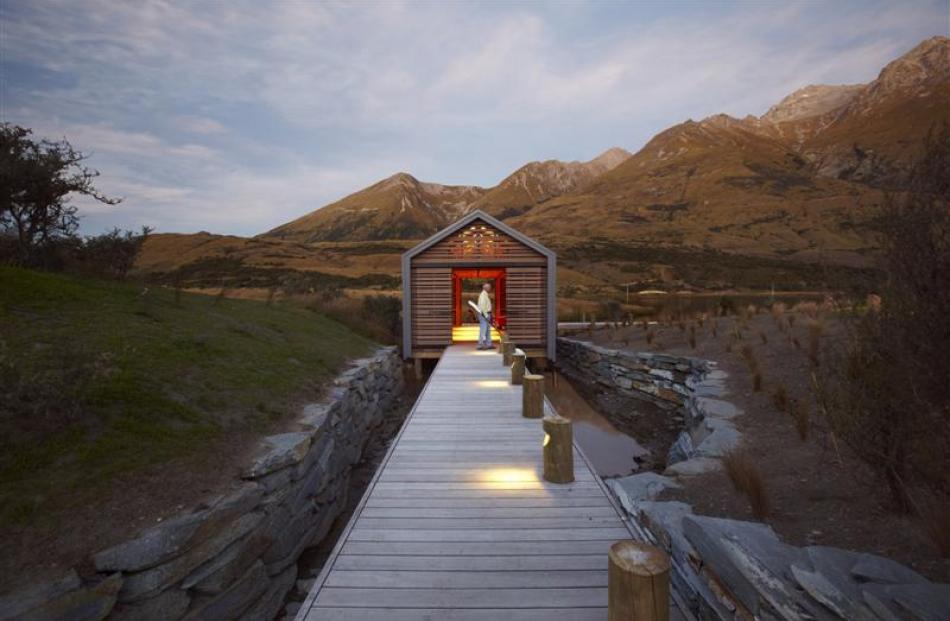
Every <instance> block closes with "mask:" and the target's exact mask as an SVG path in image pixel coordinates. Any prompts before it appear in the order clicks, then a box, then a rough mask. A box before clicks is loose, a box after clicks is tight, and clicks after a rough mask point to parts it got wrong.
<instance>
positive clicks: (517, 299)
mask: <svg viewBox="0 0 950 621" xmlns="http://www.w3.org/2000/svg"><path fill="white" fill-rule="evenodd" d="M507 272H508V275H507V283H506V286H507V288H508V294H507V298H506V299H507V303H508V306H507V313H508V336H509V337H510V338H511V340H513V341H514V342H515V343H516V344H517V345H518V346H519V347H521V346H544V345H545V344H546V342H547V338H546V336H547V335H546V330H547V310H546V309H547V269H546V268H543V267H509V268H508V270H507Z"/></svg>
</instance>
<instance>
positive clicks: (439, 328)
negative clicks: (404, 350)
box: [411, 267, 452, 347]
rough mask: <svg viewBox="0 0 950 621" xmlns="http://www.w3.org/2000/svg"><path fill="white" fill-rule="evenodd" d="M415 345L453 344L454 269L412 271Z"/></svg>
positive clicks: (423, 268) (438, 268)
mask: <svg viewBox="0 0 950 621" xmlns="http://www.w3.org/2000/svg"><path fill="white" fill-rule="evenodd" d="M411 277H412V345H413V347H427V346H433V345H435V346H445V345H450V344H451V343H452V269H451V268H447V267H413V268H412V272H411Z"/></svg>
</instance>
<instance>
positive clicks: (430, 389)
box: [297, 346, 682, 621]
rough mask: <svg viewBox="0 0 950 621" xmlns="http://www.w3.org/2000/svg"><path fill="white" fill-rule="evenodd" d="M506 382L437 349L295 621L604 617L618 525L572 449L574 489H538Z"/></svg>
mask: <svg viewBox="0 0 950 621" xmlns="http://www.w3.org/2000/svg"><path fill="white" fill-rule="evenodd" d="M508 375H509V373H508V369H506V368H505V367H503V366H502V365H501V363H500V360H499V358H498V356H497V355H492V354H485V353H479V354H476V353H475V351H474V349H473V348H471V347H462V346H453V347H450V348H448V349H447V350H446V351H445V353H444V355H443V357H442V359H441V360H440V361H439V363H438V365H437V366H436V369H435V371H434V373H433V375H432V377H431V378H430V380H429V382H428V384H427V385H426V387H425V388H424V390H423V393H422V394H421V395H420V398H419V400H418V401H417V403H416V405H415V407H414V408H413V411H412V412H411V413H410V416H409V417H408V419H407V421H406V423H405V425H404V426H403V429H402V430H401V431H400V433H399V435H398V436H397V438H396V440H395V443H394V445H393V446H392V447H391V448H390V451H389V453H388V454H387V456H386V458H385V459H384V461H383V463H382V465H381V466H380V470H379V472H378V473H377V474H376V476H375V477H374V479H373V481H372V482H371V484H370V487H369V489H368V490H367V492H366V494H365V495H364V497H363V500H362V501H361V503H360V505H359V506H358V507H357V509H356V511H355V513H354V515H353V517H352V518H351V520H350V523H349V524H348V525H347V527H346V529H345V530H344V532H343V535H342V536H341V539H340V541H339V542H338V543H337V545H336V547H335V548H334V550H333V552H332V553H331V556H330V558H329V560H328V561H327V563H326V565H325V567H324V570H323V571H322V572H321V574H320V576H319V577H318V578H317V580H316V583H315V585H314V587H313V589H312V591H311V593H310V594H309V596H308V597H307V600H306V601H305V602H304V604H303V606H302V607H301V609H300V612H299V613H298V615H297V621H374V620H378V621H383V620H385V621H431V620H434V619H439V620H445V621H489V620H491V621H494V620H500V619H510V620H512V621H542V620H543V621H593V620H594V619H597V620H602V619H605V618H606V615H607V611H606V605H607V589H606V585H607V551H608V549H609V548H610V546H611V545H612V544H613V543H614V542H615V541H617V540H618V539H628V538H630V537H631V533H630V531H629V529H628V528H627V522H626V518H625V516H622V515H621V514H620V513H619V512H618V510H617V508H616V506H615V505H614V504H612V502H611V500H610V499H609V498H608V496H607V495H606V492H605V488H604V486H603V484H602V483H601V481H600V480H599V479H598V478H597V477H596V475H595V473H593V472H592V471H591V470H590V467H589V466H588V462H587V461H586V460H585V459H584V457H583V455H581V454H580V452H579V451H578V450H576V448H575V451H574V476H575V481H574V482H572V483H568V484H563V485H562V484H553V483H548V482H547V481H545V480H544V478H543V466H542V446H541V443H542V439H543V437H544V434H543V431H542V429H541V425H540V421H538V420H532V419H525V418H522V417H521V388H520V387H519V386H510V385H509V383H508ZM546 409H547V408H546ZM671 618H672V619H674V620H677V621H679V620H680V619H681V618H682V617H681V616H680V614H679V612H678V611H674V610H671Z"/></svg>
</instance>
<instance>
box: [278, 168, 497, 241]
mask: <svg viewBox="0 0 950 621" xmlns="http://www.w3.org/2000/svg"><path fill="white" fill-rule="evenodd" d="M484 193H485V189H484V188H479V187H475V186H468V185H462V186H453V185H439V184H437V183H424V182H421V181H419V180H418V179H416V178H415V177H413V176H412V175H409V174H406V173H398V174H395V175H393V176H392V177H389V178H387V179H383V180H382V181H380V182H379V183H375V184H373V185H371V186H370V187H368V188H366V189H365V190H360V191H359V192H356V193H355V194H351V195H349V196H347V197H346V198H343V199H342V200H339V201H337V202H335V203H332V204H330V205H327V206H326V207H323V208H322V209H318V210H316V211H313V212H311V213H308V214H307V215H305V216H302V217H300V218H297V219H296V220H294V221H292V222H288V223H287V224H284V225H281V226H279V227H277V228H275V229H273V230H271V231H268V232H267V233H264V234H263V235H262V236H261V237H265V238H275V239H284V240H288V241H296V242H315V241H341V240H384V239H419V238H423V237H427V236H428V235H431V234H432V233H434V232H435V231H437V230H439V229H440V228H442V227H443V226H445V225H446V224H448V223H449V222H452V221H453V220H455V219H457V218H458V217H459V216H461V215H464V214H465V213H468V210H469V208H470V206H471V205H472V204H473V203H474V202H475V201H476V200H477V199H478V198H480V197H481V196H482V195H483V194H484Z"/></svg>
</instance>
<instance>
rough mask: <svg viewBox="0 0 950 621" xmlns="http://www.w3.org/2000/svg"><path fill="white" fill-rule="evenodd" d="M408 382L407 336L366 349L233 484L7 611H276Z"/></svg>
mask: <svg viewBox="0 0 950 621" xmlns="http://www.w3.org/2000/svg"><path fill="white" fill-rule="evenodd" d="M403 389H404V385H403V376H402V361H401V360H400V358H399V356H398V353H397V351H396V349H395V348H392V347H388V348H381V349H380V350H378V351H377V352H376V354H375V355H374V356H372V357H370V358H366V359H362V360H358V361H355V363H354V365H353V366H352V368H350V369H349V370H347V371H346V372H344V373H343V374H341V375H340V376H338V377H337V378H336V379H335V380H334V382H333V387H332V388H331V390H330V391H329V394H328V396H327V397H326V399H325V400H324V401H323V402H321V403H315V404H311V405H308V406H306V407H305V408H304V409H303V412H302V414H301V416H300V418H299V419H298V421H297V423H296V428H297V430H296V431H292V432H288V433H281V434H277V435H273V436H269V437H267V438H264V440H263V441H262V442H261V446H260V449H259V451H258V452H257V455H256V457H255V458H254V459H253V461H252V463H250V464H249V465H248V466H247V468H246V470H245V472H244V477H243V478H244V480H243V481H241V482H237V483H236V484H235V486H234V488H233V489H232V490H231V491H229V492H228V493H226V494H223V495H221V496H219V497H216V498H211V499H208V500H207V501H206V502H205V503H203V505H202V506H201V507H199V508H198V509H196V510H194V511H191V512H188V513H184V514H181V515H178V516H175V517H173V518H171V519H169V520H166V521H164V522H162V523H161V524H159V525H158V526H155V527H154V528H151V529H150V530H148V531H146V532H145V533H142V534H141V535H140V536H138V537H137V538H135V539H132V540H129V541H125V542H122V543H120V544H118V545H115V546H113V547H111V548H108V549H106V550H103V551H101V552H99V553H97V554H95V555H93V558H92V561H93V564H94V566H95V569H96V570H97V572H98V573H97V575H96V576H94V577H92V578H90V579H88V580H86V581H83V580H81V579H80V578H79V576H78V574H77V573H76V572H75V571H74V570H71V571H70V572H68V573H67V575H66V576H65V577H64V578H62V579H60V580H57V581H54V582H51V583H47V584H40V585H35V586H34V587H33V588H31V589H28V590H26V591H22V592H19V593H15V594H13V595H11V596H9V597H6V598H3V599H0V620H3V621H5V620H6V619H31V620H47V619H83V620H98V619H104V618H109V619H136V620H153V619H154V620H175V619H260V620H263V619H273V618H274V616H275V615H276V614H277V612H278V611H279V610H280V608H281V607H282V605H283V601H284V598H285V596H286V595H287V593H288V592H289V591H290V589H291V588H293V586H294V583H295V580H296V578H297V565H296V562H297V559H298V558H299V557H300V555H301V553H303V551H304V550H305V549H307V548H309V547H313V546H315V545H317V544H319V543H320V542H321V541H322V540H323V538H324V537H325V536H326V534H327V533H328V532H329V530H330V527H331V526H332V524H333V521H334V520H335V519H336V518H337V516H338V515H339V514H340V512H341V511H342V510H343V508H344V506H345V505H346V490H347V484H348V482H349V475H350V471H351V469H352V467H353V465H354V464H356V463H357V462H358V461H359V459H360V457H361V455H362V452H363V449H364V447H365V446H366V443H367V441H368V440H369V438H370V435H371V433H372V431H373V430H374V429H376V427H378V426H379V424H380V423H381V422H382V421H383V418H384V417H385V415H386V413H387V412H388V411H389V410H390V407H391V406H392V405H393V403H394V401H395V400H396V399H397V398H398V397H399V395H400V394H401V393H402V391H403Z"/></svg>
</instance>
